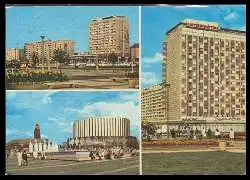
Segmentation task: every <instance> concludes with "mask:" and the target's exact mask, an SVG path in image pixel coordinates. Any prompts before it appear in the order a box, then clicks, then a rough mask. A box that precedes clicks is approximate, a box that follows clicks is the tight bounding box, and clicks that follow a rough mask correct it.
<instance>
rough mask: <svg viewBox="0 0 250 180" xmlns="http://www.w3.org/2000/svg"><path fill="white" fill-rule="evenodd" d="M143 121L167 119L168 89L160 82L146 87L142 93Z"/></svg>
mask: <svg viewBox="0 0 250 180" xmlns="http://www.w3.org/2000/svg"><path fill="white" fill-rule="evenodd" d="M141 119H142V121H161V120H165V119H166V91H165V87H164V86H163V85H160V84H156V85H153V86H152V87H150V88H145V89H143V90H142V93H141Z"/></svg>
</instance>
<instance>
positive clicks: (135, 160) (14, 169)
mask: <svg viewBox="0 0 250 180" xmlns="http://www.w3.org/2000/svg"><path fill="white" fill-rule="evenodd" d="M6 173H7V174H8V175H139V157H129V158H126V159H116V160H101V161H98V160H96V161H82V162H76V161H62V160H29V166H23V167H21V168H19V167H18V166H17V159H16V157H12V158H9V159H8V160H7V161H6Z"/></svg>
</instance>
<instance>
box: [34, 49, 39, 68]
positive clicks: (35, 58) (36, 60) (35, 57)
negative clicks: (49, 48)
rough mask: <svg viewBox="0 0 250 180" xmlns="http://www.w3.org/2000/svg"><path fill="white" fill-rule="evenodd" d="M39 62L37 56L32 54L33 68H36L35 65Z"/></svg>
mask: <svg viewBox="0 0 250 180" xmlns="http://www.w3.org/2000/svg"><path fill="white" fill-rule="evenodd" d="M38 62H39V58H38V54H37V53H36V52H33V53H32V64H33V68H35V67H36V64H37V63H38Z"/></svg>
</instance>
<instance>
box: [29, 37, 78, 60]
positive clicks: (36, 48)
mask: <svg viewBox="0 0 250 180" xmlns="http://www.w3.org/2000/svg"><path fill="white" fill-rule="evenodd" d="M74 47H75V41H73V40H57V41H52V40H45V41H44V42H42V41H39V42H33V43H25V46H24V49H25V58H26V60H32V57H33V54H34V53H35V54H37V56H38V58H39V60H40V62H41V59H42V55H43V54H42V53H43V50H44V61H45V62H46V60H50V61H51V60H53V56H54V54H53V53H54V50H56V49H63V50H64V51H67V53H68V54H69V56H72V55H73V54H74Z"/></svg>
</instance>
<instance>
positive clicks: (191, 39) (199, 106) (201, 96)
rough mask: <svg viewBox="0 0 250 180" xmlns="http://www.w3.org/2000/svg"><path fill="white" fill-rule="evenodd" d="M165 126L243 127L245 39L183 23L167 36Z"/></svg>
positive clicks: (193, 22)
mask: <svg viewBox="0 0 250 180" xmlns="http://www.w3.org/2000/svg"><path fill="white" fill-rule="evenodd" d="M164 45H165V46H164V49H167V53H166V51H165V52H164V53H165V55H164V63H163V66H165V72H164V73H163V74H165V77H164V81H165V82H166V83H169V84H170V87H169V112H168V113H169V120H173V121H174V120H179V121H181V120H185V119H193V118H196V119H197V118H202V119H206V118H209V119H211V120H212V121H214V122H218V121H219V120H218V119H223V120H222V121H228V120H229V119H231V120H230V121H234V122H235V121H236V122H239V123H240V124H241V123H242V122H245V109H246V107H245V96H246V95H245V89H246V81H245V78H246V76H245V73H246V33H245V32H243V31H238V30H231V29H225V28H220V26H219V24H218V23H214V22H204V21H196V20H184V21H183V22H181V23H179V24H178V25H176V26H175V27H173V28H172V29H171V30H170V31H168V33H167V37H166V42H165V43H164Z"/></svg>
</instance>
